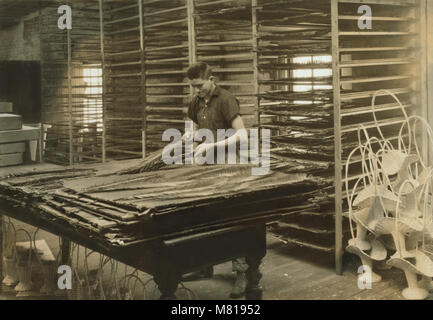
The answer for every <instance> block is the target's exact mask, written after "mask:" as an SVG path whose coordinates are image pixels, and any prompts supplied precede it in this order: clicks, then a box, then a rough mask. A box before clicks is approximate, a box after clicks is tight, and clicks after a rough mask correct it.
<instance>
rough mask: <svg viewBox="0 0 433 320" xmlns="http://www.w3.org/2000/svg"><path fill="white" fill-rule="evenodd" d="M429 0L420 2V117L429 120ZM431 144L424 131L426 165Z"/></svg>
mask: <svg viewBox="0 0 433 320" xmlns="http://www.w3.org/2000/svg"><path fill="white" fill-rule="evenodd" d="M426 1H427V0H420V1H419V8H418V13H419V28H418V29H419V39H418V41H419V46H418V47H419V48H420V52H419V61H420V65H419V74H420V79H419V84H420V85H419V88H417V89H418V90H419V93H420V96H419V97H420V99H419V104H420V116H421V117H423V118H424V119H427V118H428V94H427V92H428V87H427V70H428V64H427V47H428V40H427V30H428V29H427V3H426ZM429 147H430V146H429V144H428V136H427V132H426V131H425V130H423V133H422V157H423V161H424V163H427V162H428V159H429V150H428V149H429Z"/></svg>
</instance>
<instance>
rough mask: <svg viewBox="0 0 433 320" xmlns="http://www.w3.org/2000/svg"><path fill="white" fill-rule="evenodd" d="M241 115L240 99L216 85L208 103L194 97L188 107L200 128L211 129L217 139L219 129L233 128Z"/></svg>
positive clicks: (189, 113) (190, 114) (191, 116)
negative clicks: (233, 124) (234, 121)
mask: <svg viewBox="0 0 433 320" xmlns="http://www.w3.org/2000/svg"><path fill="white" fill-rule="evenodd" d="M239 115H240V107H239V101H238V100H237V99H236V97H235V96H233V95H232V94H231V93H230V92H229V91H227V90H225V89H223V88H221V87H219V86H216V87H215V90H214V92H213V93H212V96H211V98H210V100H209V102H208V104H207V105H206V102H205V99H202V98H199V97H197V96H196V97H194V99H193V100H192V102H191V104H190V105H189V109H188V117H189V118H190V119H191V120H192V121H194V122H195V123H196V124H197V125H198V127H199V129H209V130H211V131H212V133H213V134H214V137H215V139H217V130H218V129H231V128H232V122H233V120H234V119H236V117H237V116H239Z"/></svg>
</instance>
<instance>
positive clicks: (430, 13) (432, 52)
mask: <svg viewBox="0 0 433 320" xmlns="http://www.w3.org/2000/svg"><path fill="white" fill-rule="evenodd" d="M425 1H426V5H427V8H426V12H427V21H426V25H427V30H433V1H428V0H425ZM426 45H427V62H426V64H427V69H426V70H427V118H428V122H429V124H430V125H431V126H433V111H432V109H431V108H432V107H433V34H432V33H431V32H429V33H427V43H426ZM430 147H431V146H430ZM430 161H433V150H430Z"/></svg>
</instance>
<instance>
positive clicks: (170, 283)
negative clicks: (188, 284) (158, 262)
mask: <svg viewBox="0 0 433 320" xmlns="http://www.w3.org/2000/svg"><path fill="white" fill-rule="evenodd" d="M154 280H155V282H156V284H157V285H158V288H159V291H161V297H160V298H159V299H160V300H176V299H177V298H176V295H175V292H176V290H177V287H178V286H179V283H180V280H181V276H180V275H179V274H177V273H175V272H160V273H157V274H155V276H154Z"/></svg>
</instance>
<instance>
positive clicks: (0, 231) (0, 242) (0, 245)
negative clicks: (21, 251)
mask: <svg viewBox="0 0 433 320" xmlns="http://www.w3.org/2000/svg"><path fill="white" fill-rule="evenodd" d="M2 281H3V215H2V214H0V292H1V291H2Z"/></svg>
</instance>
